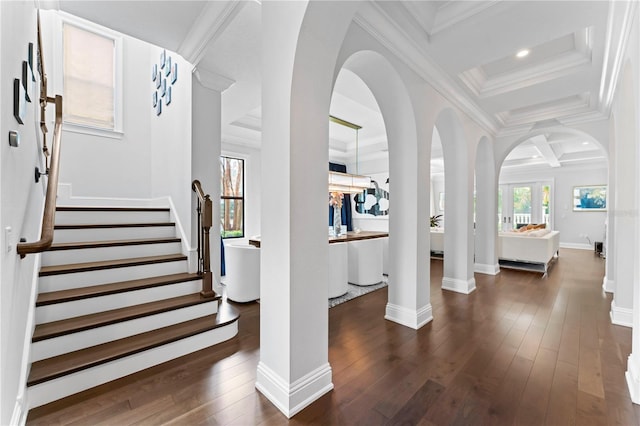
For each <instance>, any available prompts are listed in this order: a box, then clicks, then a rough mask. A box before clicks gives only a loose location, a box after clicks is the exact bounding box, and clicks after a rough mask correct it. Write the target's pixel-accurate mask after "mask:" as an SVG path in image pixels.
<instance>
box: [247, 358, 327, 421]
mask: <svg viewBox="0 0 640 426" xmlns="http://www.w3.org/2000/svg"><path fill="white" fill-rule="evenodd" d="M331 374H332V373H331V366H330V365H329V363H326V364H324V365H321V366H320V367H318V368H316V369H315V370H313V371H311V372H309V373H307V374H306V375H304V376H303V377H301V378H299V379H298V380H296V381H295V382H293V383H288V382H287V380H285V379H283V378H282V377H281V376H280V375H279V374H278V373H276V372H275V371H273V370H272V369H271V368H269V367H268V366H267V365H266V364H264V363H263V362H262V361H260V362H259V363H258V371H257V378H256V389H258V390H259V391H260V392H261V393H262V394H263V395H264V396H266V397H267V399H268V400H269V401H271V402H272V403H273V405H275V406H276V407H277V408H278V409H279V410H280V411H282V413H283V414H284V415H285V416H287V418H291V417H293V416H295V415H296V414H297V413H298V412H300V411H301V410H303V409H304V408H305V407H306V406H308V405H309V404H311V403H312V402H313V401H315V400H317V399H318V398H320V397H321V396H322V395H324V394H325V393H327V392H329V391H331V390H332V389H333V383H332V382H331Z"/></svg>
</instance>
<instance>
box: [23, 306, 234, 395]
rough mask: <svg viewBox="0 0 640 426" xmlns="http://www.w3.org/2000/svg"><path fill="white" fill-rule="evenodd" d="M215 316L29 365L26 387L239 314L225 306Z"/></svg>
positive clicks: (220, 323)
mask: <svg viewBox="0 0 640 426" xmlns="http://www.w3.org/2000/svg"><path fill="white" fill-rule="evenodd" d="M222 305H227V306H224V308H223V309H221V310H220V311H219V313H218V314H217V315H211V316H207V317H203V318H196V319H194V320H190V321H185V322H182V323H179V324H175V325H171V326H168V327H163V328H160V329H157V330H153V331H148V332H146V333H142V334H137V335H135V336H131V337H126V338H124V339H119V340H114V341H112V342H108V343H104V344H101V345H97V346H92V347H90V348H86V349H81V350H78V351H74V352H69V353H67V354H64V355H59V356H56V357H52V358H47V359H44V360H41V361H36V362H34V363H32V364H31V371H30V373H29V379H28V380H27V386H33V385H36V384H38V383H42V382H46V381H48V380H52V379H55V378H58V377H62V376H64V375H67V374H71V373H74V372H77V371H81V370H85V369H88V368H91V367H93V366H96V365H100V364H103V363H106V362H109V361H114V360H117V359H120V358H124V357H126V356H129V355H134V354H136V353H140V352H142V351H144V350H147V349H152V348H155V347H158V346H161V345H164V344H167V343H171V342H175V341H177V340H180V339H184V338H187V337H190V336H194V335H196V334H199V333H203V332H205V331H209V330H213V329H215V328H218V327H221V326H224V325H227V324H230V323H232V322H234V321H237V320H238V317H239V314H238V313H237V311H235V309H233V308H232V307H231V306H228V304H227V303H223V304H222Z"/></svg>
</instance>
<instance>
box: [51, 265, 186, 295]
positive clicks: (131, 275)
mask: <svg viewBox="0 0 640 426" xmlns="http://www.w3.org/2000/svg"><path fill="white" fill-rule="evenodd" d="M187 267H188V265H187V261H186V260H182V261H176V262H164V263H153V264H150V265H140V266H127V267H123V268H113V269H101V270H97V271H87V272H74V273H70V274H59V275H48V276H44V277H40V279H39V284H38V289H39V291H40V293H48V292H51V291H58V290H69V289H72V288H80V287H88V286H93V285H98V284H107V283H114V282H120V281H129V280H136V279H141V278H148V277H155V276H160V275H170V274H179V273H182V272H187Z"/></svg>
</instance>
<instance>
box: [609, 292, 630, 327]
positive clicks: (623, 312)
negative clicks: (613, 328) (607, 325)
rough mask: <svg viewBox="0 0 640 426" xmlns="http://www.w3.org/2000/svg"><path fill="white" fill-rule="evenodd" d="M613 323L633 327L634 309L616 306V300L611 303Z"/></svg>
mask: <svg viewBox="0 0 640 426" xmlns="http://www.w3.org/2000/svg"><path fill="white" fill-rule="evenodd" d="M610 315H611V323H612V324H615V325H621V326H623V327H629V328H632V327H633V309H629V308H621V307H619V306H616V301H615V299H614V300H612V301H611V313H610Z"/></svg>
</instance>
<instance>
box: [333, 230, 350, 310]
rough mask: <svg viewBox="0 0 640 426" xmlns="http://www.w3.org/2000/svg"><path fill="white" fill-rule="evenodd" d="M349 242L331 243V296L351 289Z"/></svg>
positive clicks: (340, 294)
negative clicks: (348, 283) (349, 284)
mask: <svg viewBox="0 0 640 426" xmlns="http://www.w3.org/2000/svg"><path fill="white" fill-rule="evenodd" d="M348 253H349V252H348V250H347V243H331V244H329V298H330V299H331V298H334V297H338V296H342V295H343V294H345V293H346V292H347V291H348V290H349V286H348V285H347V282H348V281H349V270H348V259H347V256H348Z"/></svg>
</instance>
